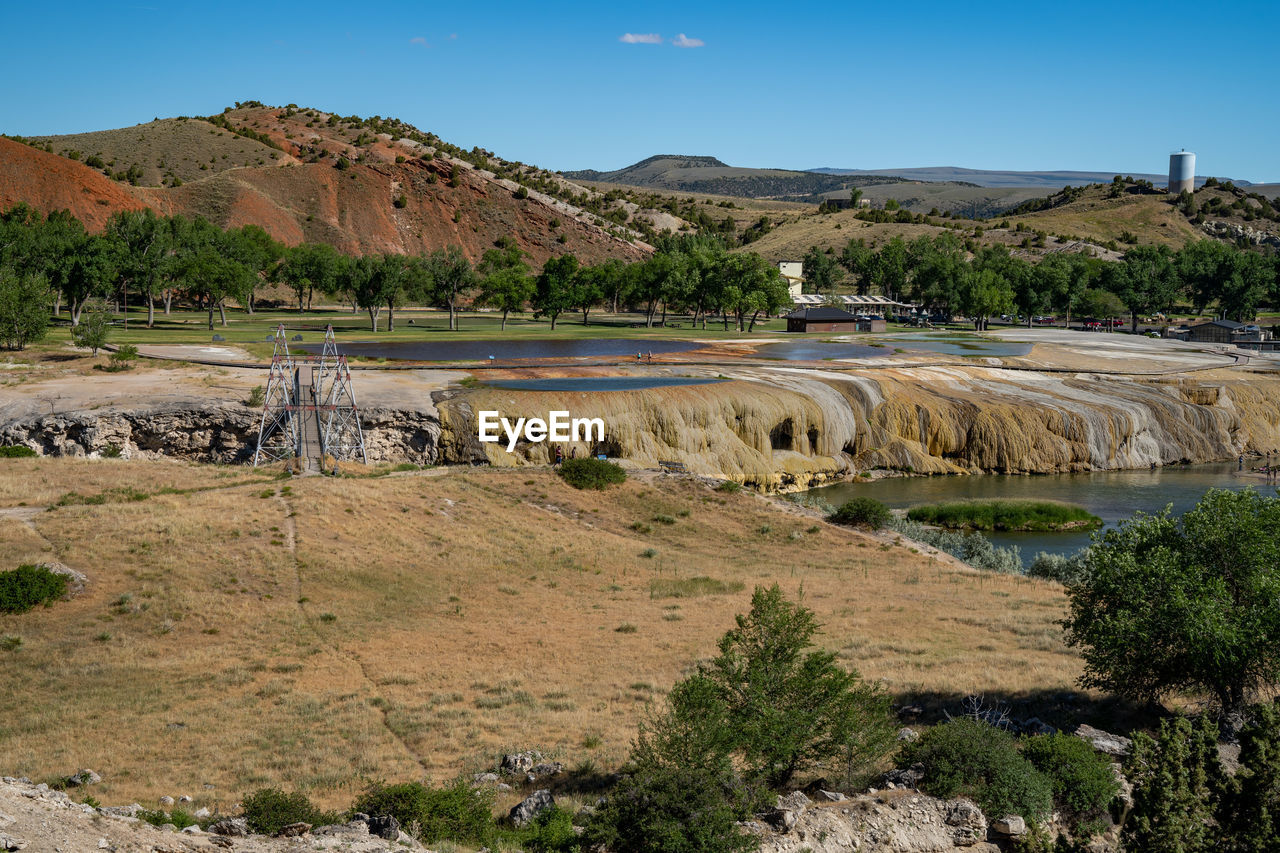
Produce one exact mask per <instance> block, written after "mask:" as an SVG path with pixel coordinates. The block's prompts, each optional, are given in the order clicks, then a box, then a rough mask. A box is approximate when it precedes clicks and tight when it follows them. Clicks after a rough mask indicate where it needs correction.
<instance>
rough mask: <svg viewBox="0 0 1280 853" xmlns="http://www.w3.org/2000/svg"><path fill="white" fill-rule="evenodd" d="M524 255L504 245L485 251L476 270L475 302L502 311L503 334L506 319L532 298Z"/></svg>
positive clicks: (531, 287) (512, 246)
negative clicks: (477, 287) (478, 282)
mask: <svg viewBox="0 0 1280 853" xmlns="http://www.w3.org/2000/svg"><path fill="white" fill-rule="evenodd" d="M524 258H525V253H524V252H523V251H521V250H520V248H519V247H518V246H516V244H515V241H514V240H511V241H504V243H503V245H501V246H499V247H498V248H496V249H489V250H487V251H486V252H485V253H484V255H483V256H482V257H481V258H480V263H479V264H478V265H477V266H476V272H477V273H478V274H479V276H480V293H479V296H478V297H477V301H478V302H479V303H480V304H482V305H488V306H490V307H492V308H497V309H500V310H501V311H502V330H503V331H504V332H505V331H506V330H507V316H508V315H509V314H510V313H511V312H512V311H521V310H523V309H524V306H525V303H527V302H528V301H529V300H530V299H532V298H533V279H532V278H531V277H530V276H529V265H528V264H526V263H525V260H524Z"/></svg>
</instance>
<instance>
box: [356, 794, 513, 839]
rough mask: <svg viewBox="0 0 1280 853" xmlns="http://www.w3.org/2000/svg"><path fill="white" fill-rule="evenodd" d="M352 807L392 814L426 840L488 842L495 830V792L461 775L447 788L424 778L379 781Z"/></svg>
mask: <svg viewBox="0 0 1280 853" xmlns="http://www.w3.org/2000/svg"><path fill="white" fill-rule="evenodd" d="M351 811H352V813H354V812H364V813H365V814H367V815H374V816H377V815H391V816H392V817H394V818H395V819H396V820H398V821H399V822H400V826H401V827H403V828H404V829H405V831H406V832H410V834H412V835H414V837H415V838H417V839H418V840H419V841H421V842H423V843H424V844H431V843H434V842H436V841H442V840H446V839H447V840H449V841H455V842H466V841H469V842H474V843H476V844H484V843H486V842H487V841H488V840H489V839H491V838H492V836H493V833H494V830H495V824H494V821H493V800H492V793H491V792H489V791H487V790H485V789H479V790H473V789H472V788H471V786H470V785H468V784H467V783H466V782H465V781H463V780H461V779H459V780H458V781H456V782H454V783H453V784H451V785H448V786H446V787H443V788H428V787H427V786H426V785H423V784H422V783H420V782H404V783H401V784H398V785H375V786H373V787H372V788H370V789H369V790H367V791H365V792H364V793H363V794H361V795H360V797H359V798H358V799H357V800H356V801H355V804H354V805H353V806H352V807H351Z"/></svg>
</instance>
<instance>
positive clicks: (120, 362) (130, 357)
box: [108, 344, 138, 369]
mask: <svg viewBox="0 0 1280 853" xmlns="http://www.w3.org/2000/svg"><path fill="white" fill-rule="evenodd" d="M108 360H109V361H110V362H111V364H112V365H113V366H115V367H118V368H121V369H124V368H127V367H128V366H129V362H131V361H137V360H138V348H137V347H136V346H134V345H133V344H121V345H120V346H118V347H116V351H115V352H113V353H111V356H110V357H109V359H108Z"/></svg>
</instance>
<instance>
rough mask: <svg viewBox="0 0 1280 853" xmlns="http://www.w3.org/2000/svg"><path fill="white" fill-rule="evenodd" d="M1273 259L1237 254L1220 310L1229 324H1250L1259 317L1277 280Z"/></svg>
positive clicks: (1219, 304) (1220, 300)
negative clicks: (1260, 309)
mask: <svg viewBox="0 0 1280 853" xmlns="http://www.w3.org/2000/svg"><path fill="white" fill-rule="evenodd" d="M1273 263H1274V258H1268V257H1266V256H1264V255H1261V254H1259V253H1258V252H1244V251H1237V252H1236V253H1235V257H1234V258H1233V260H1232V263H1231V275H1230V277H1228V278H1227V280H1226V281H1225V282H1224V283H1223V287H1222V291H1221V294H1220V295H1219V297H1218V308H1219V310H1220V311H1221V313H1222V315H1223V316H1224V317H1226V318H1227V319H1229V320H1238V321H1240V322H1247V321H1249V320H1252V319H1254V318H1255V317H1257V316H1258V308H1259V306H1261V304H1262V303H1263V302H1264V301H1266V300H1267V297H1268V294H1269V291H1270V289H1271V285H1272V283H1273V281H1274V280H1275V270H1274V266H1273Z"/></svg>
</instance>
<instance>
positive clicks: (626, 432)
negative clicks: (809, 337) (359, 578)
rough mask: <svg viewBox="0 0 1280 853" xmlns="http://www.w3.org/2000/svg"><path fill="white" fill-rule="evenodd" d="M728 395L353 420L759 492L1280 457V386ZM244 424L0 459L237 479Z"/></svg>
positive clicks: (397, 437) (106, 429)
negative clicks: (864, 478)
mask: <svg viewBox="0 0 1280 853" xmlns="http://www.w3.org/2000/svg"><path fill="white" fill-rule="evenodd" d="M739 374H740V378H738V379H737V380H735V381H726V382H720V383H716V384H711V385H699V386H683V387H665V388H651V389H645V390H637V391H628V392H625V393H624V392H614V393H607V394H590V395H588V394H582V393H580V392H555V391H536V392H535V391H520V392H514V391H509V390H504V389H499V388H477V389H467V390H464V391H459V392H446V393H442V394H439V395H438V396H439V399H437V400H436V401H435V404H434V406H431V407H427V406H423V407H419V408H408V407H406V408H366V409H362V410H361V420H362V424H363V428H364V434H365V442H366V446H367V449H368V456H369V461H370V462H374V463H378V462H413V463H417V464H438V463H444V464H490V465H495V466H500V467H511V466H520V465H545V464H547V463H549V462H550V461H551V459H552V456H553V454H554V448H555V445H554V444H552V443H550V442H538V443H530V442H527V441H522V442H520V443H518V444H517V445H516V447H515V450H514V452H512V453H508V452H507V451H506V449H505V444H496V443H481V442H480V441H479V440H478V437H477V432H478V424H477V412H479V411H481V410H485V409H489V410H495V411H498V412H499V413H500V415H501V416H503V417H508V418H511V419H513V420H514V419H515V418H518V417H544V418H545V417H546V416H547V413H548V412H550V411H555V410H562V411H569V412H571V413H572V416H573V417H575V418H578V417H585V418H595V417H598V418H601V419H602V420H603V421H604V423H605V425H606V434H605V437H604V440H603V441H591V442H585V441H583V442H578V443H576V444H574V443H570V444H568V445H567V446H566V445H564V444H561V445H560V446H561V449H562V450H563V451H564V452H565V455H566V456H568V455H570V454H571V453H572V452H576V453H577V454H578V455H587V454H593V455H594V454H598V453H604V454H608V455H609V456H612V457H619V458H622V459H624V460H626V461H627V462H628V463H630V464H634V465H637V466H640V467H646V468H654V467H657V466H658V463H659V462H660V461H664V460H676V461H680V462H683V463H684V465H685V466H686V468H687V470H688V471H690V472H691V473H693V474H695V475H700V476H705V477H714V478H717V479H728V480H735V481H737V482H740V483H744V484H747V485H750V486H754V487H756V488H759V489H762V490H765V491H789V490H795V489H805V488H810V487H812V486H815V485H819V484H821V483H823V482H826V481H829V480H833V479H839V478H843V477H845V476H847V475H848V474H850V473H851V472H854V471H860V470H869V469H876V468H889V469H898V470H908V471H915V472H917V473H929V474H971V473H979V472H998V473H1063V472H1077V471H1097V470H1109V469H1121V468H1147V467H1150V466H1153V465H1155V466H1160V465H1169V464H1175V463H1197V462H1210V461H1215V460H1222V459H1234V458H1235V457H1236V456H1237V455H1239V454H1241V453H1249V452H1257V453H1275V452H1278V451H1280V377H1273V376H1272V375H1269V374H1263V373H1259V374H1245V375H1246V376H1248V378H1247V379H1244V378H1240V377H1241V376H1242V375H1237V374H1228V373H1225V372H1224V373H1223V374H1221V375H1219V374H1217V373H1207V374H1197V376H1199V377H1201V378H1197V379H1191V378H1185V377H1182V378H1168V379H1165V378H1146V379H1141V378H1133V377H1122V376H1099V375H1094V374H1084V373H1041V372H1037V371H1011V370H1004V369H985V370H978V369H973V368H967V367H945V368H943V367H936V368H902V369H893V370H883V371H878V372H875V373H870V372H868V373H865V374H858V373H835V372H828V371H821V370H813V369H808V370H806V369H778V370H763V369H759V368H755V369H743V370H741V371H739ZM257 429H258V414H257V412H255V411H252V410H250V409H248V408H246V407H244V406H242V405H239V404H230V403H228V404H222V405H215V406H207V405H205V406H202V405H195V404H170V405H168V406H167V407H165V406H162V405H159V404H157V405H155V406H151V407H136V408H122V407H110V406H104V407H103V408H101V409H94V410H91V411H85V410H79V411H75V412H69V413H60V414H52V415H35V414H30V413H28V414H27V415H25V416H21V417H17V418H15V419H14V420H11V421H9V422H7V423H0V444H23V445H26V446H28V447H31V448H33V449H35V450H37V451H38V452H40V453H42V454H48V455H59V456H86V455H95V454H97V455H117V454H118V455H121V456H125V457H130V456H135V455H147V454H165V455H173V456H180V457H184V458H189V459H195V460H199V461H205V462H223V463H231V462H244V461H247V460H248V459H249V458H250V457H251V456H252V453H253V449H254V446H255V444H256V440H257Z"/></svg>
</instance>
